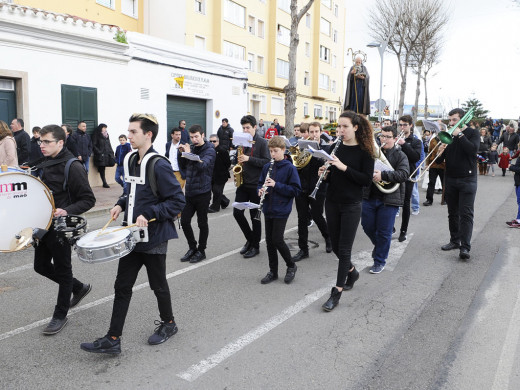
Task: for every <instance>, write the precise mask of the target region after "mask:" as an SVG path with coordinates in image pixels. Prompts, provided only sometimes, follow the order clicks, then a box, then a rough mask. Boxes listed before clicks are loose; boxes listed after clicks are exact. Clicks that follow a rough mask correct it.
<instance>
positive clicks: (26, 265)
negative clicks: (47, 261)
mask: <svg viewBox="0 0 520 390" xmlns="http://www.w3.org/2000/svg"><path fill="white" fill-rule="evenodd" d="M29 268H33V264H32V263H29V264H24V265H21V266H20V267H16V268H11V269H8V270H7V271H4V272H0V276H3V275H7V274H11V273H13V272H18V271H23V270H26V269H29Z"/></svg>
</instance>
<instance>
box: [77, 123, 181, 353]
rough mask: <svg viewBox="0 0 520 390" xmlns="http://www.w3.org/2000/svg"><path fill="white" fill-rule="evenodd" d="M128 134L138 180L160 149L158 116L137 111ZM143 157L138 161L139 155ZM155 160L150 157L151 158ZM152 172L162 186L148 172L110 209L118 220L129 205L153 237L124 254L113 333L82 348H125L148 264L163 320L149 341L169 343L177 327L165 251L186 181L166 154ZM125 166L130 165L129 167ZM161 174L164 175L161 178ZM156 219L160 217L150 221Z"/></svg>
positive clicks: (131, 171) (134, 220) (129, 214)
mask: <svg viewBox="0 0 520 390" xmlns="http://www.w3.org/2000/svg"><path fill="white" fill-rule="evenodd" d="M129 122H130V123H129V126H128V139H129V140H130V144H131V146H132V148H133V149H135V150H136V151H135V152H133V153H132V154H135V155H136V157H135V158H133V159H132V157H133V156H130V157H129V158H128V160H127V161H128V162H129V166H128V167H127V172H128V175H129V176H130V177H132V178H133V179H134V180H135V179H138V178H139V176H140V175H139V172H140V170H141V169H145V170H146V168H147V167H146V166H141V162H143V159H144V158H145V156H146V155H147V154H149V153H155V150H154V148H153V141H155V138H156V137H157V133H158V132H159V125H158V121H157V119H156V118H155V116H153V115H151V114H133V115H132V116H131V117H130V119H129ZM138 160H139V161H138ZM147 161H150V160H147ZM154 163H155V164H154V166H153V172H151V174H153V175H155V183H156V186H157V188H155V191H154V188H153V187H152V186H151V181H150V178H149V177H148V175H145V176H144V177H145V182H144V184H139V183H136V184H135V185H132V186H130V187H129V189H128V192H126V195H127V196H122V197H121V198H119V200H118V201H117V204H116V205H115V206H114V208H112V210H110V216H111V217H112V218H113V219H114V220H115V219H117V218H118V216H119V215H120V214H121V212H122V211H124V218H123V220H124V221H128V224H136V225H137V227H140V228H144V227H148V242H138V243H137V244H136V246H135V248H134V250H133V251H132V252H130V253H129V254H127V255H126V256H123V257H122V258H121V259H119V265H118V268H117V276H116V281H115V283H114V290H115V294H114V304H113V308H112V317H111V320H110V327H109V330H108V333H107V334H106V335H105V336H104V337H101V338H99V339H97V340H96V341H94V342H92V343H82V344H81V349H82V350H84V351H87V352H94V353H103V354H119V353H121V335H122V334H123V327H124V325H125V320H126V315H127V313H128V308H129V306H130V300H131V298H132V287H133V286H134V284H135V281H136V279H137V276H138V274H139V271H140V270H141V268H142V267H143V266H145V267H146V272H147V274H148V281H149V284H150V288H151V289H152V290H153V292H154V294H155V297H156V298H157V306H158V308H159V315H160V318H161V320H160V321H155V325H156V326H157V327H156V328H155V331H154V332H153V334H152V335H151V336H150V337H149V338H148V344H150V345H157V344H161V343H164V342H165V341H167V340H168V339H169V338H170V337H172V336H173V335H174V334H175V333H177V325H176V323H175V319H174V316H173V311H172V303H171V295H170V289H169V286H168V281H167V279H166V253H167V251H168V241H169V240H171V239H173V238H177V237H178V236H177V232H176V230H175V224H174V218H175V217H176V216H177V214H178V213H179V212H180V211H181V210H182V208H183V207H184V203H185V202H184V196H183V194H182V190H181V186H180V185H179V182H178V181H177V180H176V179H175V176H174V175H173V171H172V166H171V164H170V163H168V161H166V159H162V158H157V159H156V160H154ZM125 168H126V167H125ZM159 178H160V180H159ZM151 219H155V221H153V222H152V221H151Z"/></svg>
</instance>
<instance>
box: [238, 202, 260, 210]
mask: <svg viewBox="0 0 520 390" xmlns="http://www.w3.org/2000/svg"><path fill="white" fill-rule="evenodd" d="M231 206H233V207H234V208H236V209H238V210H246V209H258V208H260V205H259V204H256V203H253V202H233V203H232V204H231Z"/></svg>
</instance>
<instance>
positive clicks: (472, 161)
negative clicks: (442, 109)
mask: <svg viewBox="0 0 520 390" xmlns="http://www.w3.org/2000/svg"><path fill="white" fill-rule="evenodd" d="M462 133H464V136H462V137H459V136H456V137H453V142H452V143H451V144H449V145H448V146H447V147H446V149H445V150H444V152H443V153H442V155H441V156H440V157H439V159H438V162H439V163H440V162H442V161H446V172H445V174H446V176H448V177H469V176H476V175H477V152H478V148H479V146H480V134H479V133H478V131H477V130H475V129H472V128H471V127H467V128H466V129H465V130H463V131H462Z"/></svg>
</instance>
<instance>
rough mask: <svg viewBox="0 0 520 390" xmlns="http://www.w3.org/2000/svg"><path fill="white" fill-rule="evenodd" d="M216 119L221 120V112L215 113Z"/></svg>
mask: <svg viewBox="0 0 520 390" xmlns="http://www.w3.org/2000/svg"><path fill="white" fill-rule="evenodd" d="M215 118H217V119H218V118H220V111H219V110H217V111H215Z"/></svg>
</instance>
